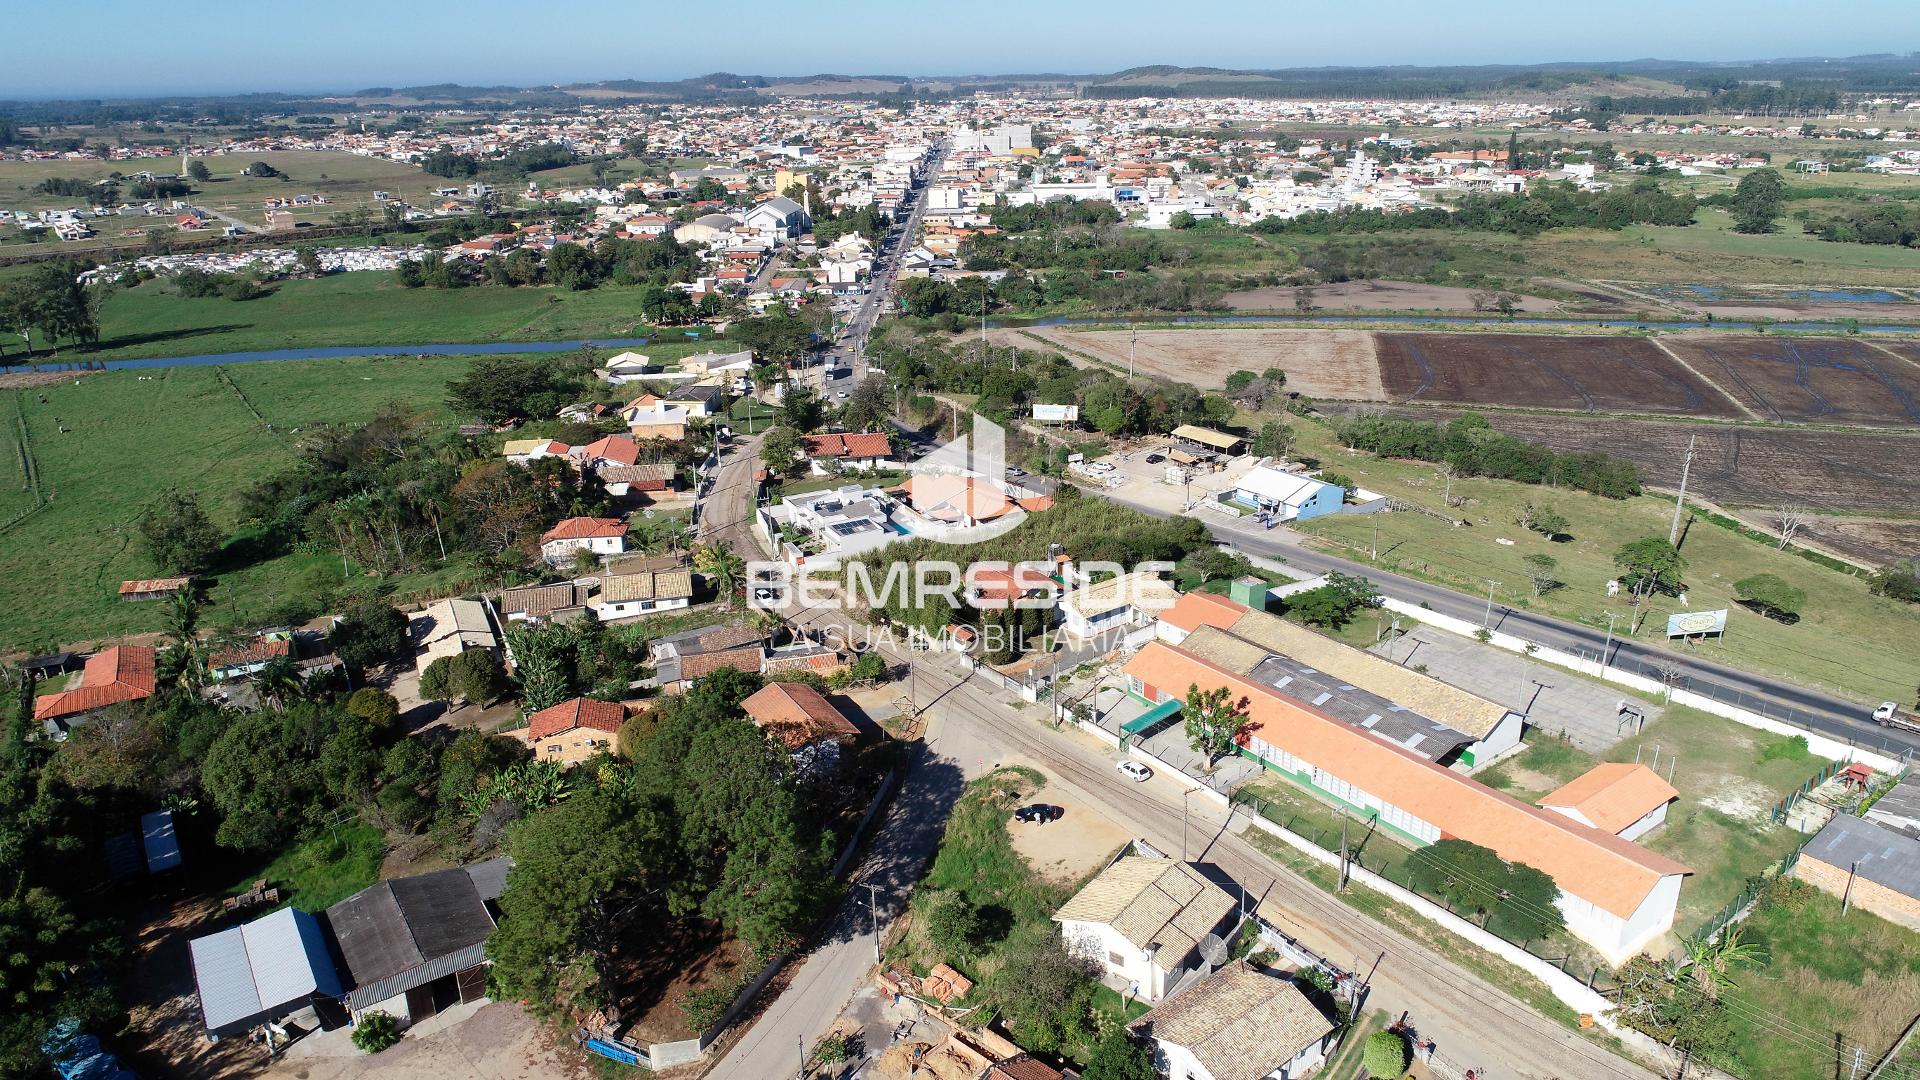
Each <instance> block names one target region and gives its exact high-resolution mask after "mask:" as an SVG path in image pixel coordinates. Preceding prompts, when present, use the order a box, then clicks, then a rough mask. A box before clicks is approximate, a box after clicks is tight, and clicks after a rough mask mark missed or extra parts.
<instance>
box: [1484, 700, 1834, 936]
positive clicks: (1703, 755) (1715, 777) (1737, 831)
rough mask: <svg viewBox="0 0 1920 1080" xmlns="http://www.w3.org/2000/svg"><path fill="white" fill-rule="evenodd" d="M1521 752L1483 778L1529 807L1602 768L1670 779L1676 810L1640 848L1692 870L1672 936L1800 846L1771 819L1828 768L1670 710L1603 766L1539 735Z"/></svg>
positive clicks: (1787, 744) (1693, 713) (1729, 727)
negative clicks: (1628, 767) (1639, 766)
mask: <svg viewBox="0 0 1920 1080" xmlns="http://www.w3.org/2000/svg"><path fill="white" fill-rule="evenodd" d="M1531 739H1532V740H1533V742H1532V745H1530V746H1529V747H1528V748H1527V749H1526V750H1524V751H1522V752H1521V753H1519V754H1516V755H1515V756H1513V757H1511V758H1508V759H1507V760H1506V761H1503V762H1501V763H1500V764H1498V765H1496V766H1494V767H1493V768H1490V769H1487V770H1485V771H1484V772H1482V773H1480V774H1479V777H1478V778H1479V779H1480V780H1481V782H1483V783H1485V784H1487V785H1489V786H1491V787H1497V788H1500V789H1501V790H1503V791H1505V792H1506V793H1507V794H1509V795H1512V796H1513V797H1514V798H1517V799H1522V800H1525V801H1527V802H1534V801H1537V800H1538V799H1539V798H1540V797H1541V796H1544V795H1546V794H1547V793H1548V792H1550V791H1552V790H1554V789H1555V788H1557V787H1559V786H1560V785H1561V784H1564V783H1566V782H1567V781H1569V780H1572V779H1573V778H1574V777H1576V776H1579V775H1580V774H1581V773H1584V772H1586V771H1587V770H1588V769H1591V768H1592V767H1593V766H1594V765H1596V764H1598V763H1600V762H1601V761H1639V762H1642V763H1644V764H1646V765H1647V766H1648V767H1650V768H1652V767H1654V766H1655V765H1656V763H1657V765H1658V771H1659V773H1660V775H1662V776H1667V775H1669V772H1671V776H1672V782H1673V786H1674V788H1675V789H1677V790H1678V791H1679V792H1680V800H1679V801H1678V802H1676V803H1675V804H1674V805H1673V806H1672V807H1671V808H1669V809H1668V811H1667V820H1666V823H1665V824H1663V825H1661V826H1660V827H1659V828H1657V829H1655V830H1654V831H1653V832H1651V833H1648V834H1647V835H1646V836H1645V837H1642V838H1641V840H1640V842H1641V843H1642V844H1644V845H1645V846H1647V847H1649V848H1652V849H1653V850H1654V851H1658V852H1660V853H1661V854H1663V855H1666V856H1668V857H1670V858H1674V859H1678V860H1679V861H1681V862H1683V863H1685V864H1687V865H1688V866H1690V867H1692V868H1693V876H1691V877H1689V878H1687V880H1686V883H1685V884H1684V885H1682V886H1681V889H1680V906H1679V910H1678V911H1677V912H1676V914H1675V916H1674V929H1675V931H1676V932H1677V933H1683V934H1684V933H1693V932H1695V931H1696V930H1698V929H1700V928H1701V926H1702V924H1704V923H1705V922H1706V921H1707V920H1708V919H1710V918H1712V917H1713V916H1714V915H1715V914H1717V913H1718V912H1719V911H1720V910H1721V909H1722V908H1724V907H1725V906H1726V905H1727V904H1728V903H1730V902H1731V901H1732V900H1733V899H1734V898H1735V897H1736V896H1739V895H1740V892H1741V890H1742V889H1743V888H1744V887H1745V886H1746V883H1747V881H1748V880H1749V879H1750V878H1753V877H1756V876H1758V875H1759V874H1760V873H1762V872H1763V871H1765V870H1766V869H1767V868H1768V867H1769V866H1772V865H1773V864H1775V863H1777V862H1779V861H1780V860H1781V859H1782V858H1785V857H1786V855H1787V854H1788V853H1789V852H1791V851H1792V850H1793V849H1794V848H1796V847H1797V846H1799V844H1800V842H1801V841H1802V840H1804V839H1806V837H1804V836H1802V835H1801V834H1800V833H1797V832H1795V831H1794V830H1792V829H1790V828H1788V827H1787V826H1785V825H1776V824H1773V823H1772V822H1771V821H1770V820H1769V817H1768V812H1769V809H1770V808H1771V807H1772V806H1773V804H1775V803H1776V802H1778V801H1780V800H1781V799H1782V798H1785V797H1786V796H1787V794H1789V793H1790V792H1792V791H1793V790H1794V789H1796V788H1798V787H1799V786H1800V785H1801V784H1802V783H1804V782H1805V781H1807V780H1808V779H1810V778H1811V777H1812V776H1813V775H1814V773H1816V772H1818V771H1819V770H1820V768H1821V767H1822V766H1824V765H1825V764H1826V761H1825V759H1822V758H1818V757H1815V756H1814V755H1812V754H1811V753H1808V752H1807V751H1805V750H1803V749H1800V748H1799V747H1798V746H1797V745H1795V744H1793V743H1792V742H1791V741H1790V740H1787V739H1784V738H1782V737H1780V736H1777V735H1770V734H1768V733H1766V732H1764V731H1756V730H1754V729H1753V728H1749V727H1744V726H1742V725H1740V724H1736V723H1734V722H1733V721H1731V720H1726V719H1722V718H1720V717H1718V716H1714V715H1712V714H1710V713H1703V712H1700V711H1699V710H1697V709H1689V708H1685V707H1673V706H1670V707H1668V708H1667V711H1666V712H1665V714H1663V715H1662V716H1661V717H1660V718H1659V719H1658V720H1655V721H1654V722H1652V723H1650V724H1648V725H1647V727H1646V729H1645V730H1644V731H1642V732H1641V733H1640V734H1639V735H1636V736H1634V737H1632V738H1629V739H1627V740H1625V741H1624V742H1621V743H1619V744H1618V745H1616V746H1615V747H1614V748H1613V749H1612V750H1609V751H1608V752H1607V753H1606V754H1605V755H1603V756H1596V755H1593V754H1589V753H1587V752H1585V751H1583V750H1581V749H1579V748H1577V747H1575V746H1571V745H1569V744H1567V743H1563V742H1560V741H1558V740H1557V739H1554V738H1553V737H1552V736H1549V735H1545V734H1542V733H1538V732H1536V733H1535V734H1534V735H1532V736H1531Z"/></svg>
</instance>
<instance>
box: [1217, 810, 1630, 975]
mask: <svg viewBox="0 0 1920 1080" xmlns="http://www.w3.org/2000/svg"><path fill="white" fill-rule="evenodd" d="M1232 799H1233V802H1234V803H1236V804H1238V805H1240V806H1243V807H1245V808H1248V809H1251V810H1253V811H1254V812H1255V813H1258V814H1259V815H1260V816H1261V817H1263V818H1266V819H1267V820H1268V821H1270V822H1272V823H1273V824H1275V825H1278V826H1280V827H1281V828H1282V829H1285V830H1286V831H1288V832H1290V833H1292V834H1293V835H1295V836H1297V837H1300V838H1301V839H1303V840H1306V841H1308V842H1309V843H1311V844H1313V846H1315V847H1317V848H1319V849H1321V850H1322V851H1325V852H1328V853H1330V854H1333V855H1336V856H1337V855H1339V854H1340V849H1341V845H1340V838H1341V833H1340V830H1339V828H1338V827H1337V826H1334V827H1325V826H1323V823H1317V822H1315V821H1313V820H1311V819H1309V818H1307V817H1306V816H1305V815H1303V814H1298V813H1290V812H1288V811H1287V810H1286V808H1284V807H1281V806H1278V805H1275V804H1274V803H1272V802H1270V801H1268V800H1266V799H1263V798H1261V797H1260V796H1259V795H1257V794H1255V793H1253V792H1251V791H1248V790H1246V789H1245V788H1242V789H1240V790H1239V791H1236V792H1234V793H1233V795H1232ZM1326 809H1327V810H1328V811H1329V812H1330V813H1332V814H1334V815H1335V816H1336V818H1338V819H1341V820H1344V821H1346V822H1347V823H1348V825H1350V826H1355V827H1357V829H1358V831H1357V832H1354V831H1349V834H1348V838H1349V840H1353V839H1355V838H1356V837H1366V836H1368V834H1369V830H1373V829H1376V828H1377V827H1378V823H1377V822H1376V821H1375V819H1373V818H1371V817H1363V816H1361V815H1358V814H1354V813H1351V812H1350V811H1348V810H1346V809H1344V808H1341V807H1334V806H1329V807H1327V808H1326ZM1367 846H1368V845H1367V844H1365V843H1359V844H1357V845H1356V844H1353V843H1349V844H1348V845H1347V858H1348V859H1350V860H1352V862H1353V863H1354V864H1355V865H1357V866H1359V867H1361V868H1362V869H1364V870H1367V871H1369V872H1371V873H1374V874H1377V875H1379V876H1380V877H1382V878H1385V879H1386V880H1387V881H1390V882H1392V883H1393V884H1395V885H1398V886H1399V887H1401V888H1403V889H1405V890H1407V891H1408V892H1410V893H1412V894H1414V895H1415V896H1418V897H1420V898H1421V899H1422V900H1426V901H1428V902H1429V903H1432V904H1436V905H1438V906H1440V907H1441V908H1443V909H1445V910H1446V911H1447V912H1448V913H1449V914H1451V915H1455V916H1458V917H1459V918H1462V919H1466V920H1467V921H1468V922H1471V923H1473V925H1474V926H1476V927H1478V928H1480V929H1481V930H1483V931H1485V932H1487V933H1489V934H1492V935H1493V936H1495V937H1497V938H1499V939H1500V940H1502V941H1504V942H1506V943H1508V944H1509V945H1514V946H1517V947H1518V948H1521V949H1524V950H1526V952H1527V953H1528V954H1529V955H1532V956H1533V957H1535V958H1537V959H1539V960H1542V961H1545V962H1546V963H1549V964H1552V965H1553V966H1555V967H1557V968H1559V969H1560V970H1561V971H1562V972H1565V973H1566V974H1567V975H1570V976H1572V977H1573V978H1575V979H1578V980H1580V981H1581V982H1582V983H1584V984H1585V985H1586V986H1587V988H1588V989H1590V990H1593V991H1595V992H1597V993H1601V994H1605V993H1608V992H1610V991H1611V990H1612V989H1613V986H1614V983H1613V981H1612V972H1611V969H1609V968H1608V967H1607V966H1606V964H1605V963H1604V962H1603V961H1600V960H1598V959H1597V958H1594V957H1589V956H1576V955H1574V950H1572V949H1571V948H1568V947H1566V946H1565V944H1564V943H1561V942H1556V941H1554V940H1552V939H1548V940H1544V941H1543V940H1539V939H1535V940H1531V941H1525V940H1520V939H1517V938H1515V937H1513V936H1512V935H1509V934H1504V933H1501V932H1500V929H1499V915H1500V908H1499V906H1498V905H1496V906H1495V907H1494V908H1492V909H1491V910H1489V911H1487V912H1486V913H1485V915H1484V917H1482V918H1480V919H1475V918H1473V914H1474V913H1472V912H1465V911H1456V910H1455V909H1454V906H1453V902H1452V901H1451V900H1449V899H1448V898H1447V897H1445V896H1442V895H1440V894H1439V893H1435V892H1431V891H1429V890H1427V889H1423V888H1421V887H1420V886H1419V885H1418V884H1416V883H1415V879H1414V875H1413V871H1412V868H1411V867H1409V866H1406V865H1405V864H1404V863H1400V862H1397V861H1396V860H1395V859H1393V858H1390V857H1388V856H1386V855H1383V854H1381V853H1379V852H1378V851H1377V850H1376V851H1368V850H1367Z"/></svg>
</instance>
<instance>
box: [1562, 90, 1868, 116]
mask: <svg viewBox="0 0 1920 1080" xmlns="http://www.w3.org/2000/svg"><path fill="white" fill-rule="evenodd" d="M1702 89H1707V90H1708V91H1709V92H1708V93H1705V94H1635V95H1625V96H1616V95H1612V94H1601V95H1599V96H1597V97H1595V98H1594V99H1593V102H1592V105H1591V108H1592V110H1593V111H1595V112H1601V113H1613V114H1618V115H1625V116H1704V115H1708V114H1730V113H1746V114H1750V115H1760V116H1812V115H1825V114H1827V113H1830V112H1833V111H1834V110H1835V109H1838V108H1839V107H1840V104H1841V101H1842V94H1841V92H1840V90H1839V89H1838V88H1836V87H1835V86H1834V85H1833V84H1832V83H1830V82H1828V83H1816V84H1806V83H1792V82H1789V83H1785V84H1783V85H1779V86H1771V85H1767V84H1764V83H1762V84H1737V85H1732V86H1729V85H1726V84H1725V83H1714V84H1712V85H1710V86H1703V87H1702Z"/></svg>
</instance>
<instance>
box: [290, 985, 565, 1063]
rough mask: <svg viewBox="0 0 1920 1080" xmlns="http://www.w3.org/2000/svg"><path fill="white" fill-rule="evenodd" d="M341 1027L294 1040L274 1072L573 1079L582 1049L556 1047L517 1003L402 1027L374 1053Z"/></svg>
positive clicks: (552, 1040) (545, 1031)
mask: <svg viewBox="0 0 1920 1080" xmlns="http://www.w3.org/2000/svg"><path fill="white" fill-rule="evenodd" d="M345 1035H346V1032H345V1031H344V1030H342V1031H338V1032H327V1033H325V1034H324V1035H320V1036H312V1037H310V1038H312V1039H313V1041H312V1042H311V1043H303V1044H296V1045H295V1046H294V1048H293V1049H292V1050H291V1051H289V1053H288V1055H287V1057H285V1058H284V1059H282V1060H281V1061H279V1062H276V1063H275V1064H274V1066H273V1068H272V1069H270V1070H269V1071H268V1072H267V1074H266V1075H267V1076H268V1077H271V1078H274V1080H464V1078H468V1077H471V1078H474V1080H572V1078H574V1077H576V1076H578V1075H582V1074H583V1072H584V1068H585V1064H584V1063H585V1060H586V1058H585V1055H584V1054H580V1053H577V1052H575V1051H573V1050H571V1048H567V1049H562V1048H560V1047H559V1046H556V1045H555V1043H554V1037H553V1036H552V1035H551V1034H550V1033H549V1032H548V1031H547V1030H546V1029H545V1028H542V1027H541V1026H540V1025H538V1024H537V1023H535V1022H534V1020H533V1018H532V1017H530V1016H528V1015H527V1014H526V1011H525V1010H523V1009H521V1008H520V1006H518V1005H514V1004H509V1003H506V1002H493V1003H491V1004H488V1005H484V1006H482V1007H481V1008H480V1009H479V1010H478V1011H477V1012H475V1013H474V1014H473V1015H472V1016H469V1017H467V1018H466V1019H465V1020H463V1021H461V1022H460V1023H457V1024H453V1025H451V1026H449V1027H447V1028H445V1029H444V1030H440V1031H435V1032H433V1033H431V1034H426V1035H420V1034H409V1035H408V1036H407V1037H406V1038H404V1039H401V1040H400V1041H399V1042H398V1043H396V1044H394V1045H393V1046H392V1047H389V1048H388V1049H386V1050H383V1051H381V1052H380V1053H378V1054H363V1053H361V1052H359V1051H358V1050H356V1049H354V1047H353V1044H352V1043H351V1042H350V1041H348V1040H347V1039H346V1038H345V1037H344V1036H345Z"/></svg>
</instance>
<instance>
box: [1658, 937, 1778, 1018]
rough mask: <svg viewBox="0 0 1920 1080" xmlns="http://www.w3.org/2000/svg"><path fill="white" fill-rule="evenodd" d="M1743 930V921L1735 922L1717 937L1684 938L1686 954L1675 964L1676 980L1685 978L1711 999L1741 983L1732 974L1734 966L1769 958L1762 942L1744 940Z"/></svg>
mask: <svg viewBox="0 0 1920 1080" xmlns="http://www.w3.org/2000/svg"><path fill="white" fill-rule="evenodd" d="M1742 934H1743V930H1742V928H1741V926H1740V924H1738V923H1735V924H1733V925H1731V926H1729V927H1727V928H1726V930H1725V931H1724V932H1723V933H1721V935H1720V936H1719V937H1717V938H1708V937H1683V938H1681V939H1680V946H1681V951H1682V952H1684V953H1685V954H1686V955H1685V958H1684V959H1682V960H1681V961H1680V962H1679V963H1678V964H1677V965H1676V967H1675V976H1676V980H1677V979H1685V980H1686V981H1687V982H1689V983H1691V984H1692V985H1693V988H1694V989H1695V990H1697V991H1699V992H1700V995H1701V996H1702V997H1704V998H1706V999H1707V1000H1708V1001H1718V1000H1720V995H1721V994H1722V993H1724V992H1725V991H1728V990H1732V989H1734V988H1735V987H1736V986H1738V985H1739V984H1738V983H1736V982H1735V981H1734V978H1733V970H1734V969H1735V968H1738V967H1750V966H1752V965H1754V964H1760V963H1764V962H1765V961H1766V952H1765V950H1763V949H1762V948H1761V947H1760V943H1759V942H1756V941H1743V940H1741V938H1742Z"/></svg>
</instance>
